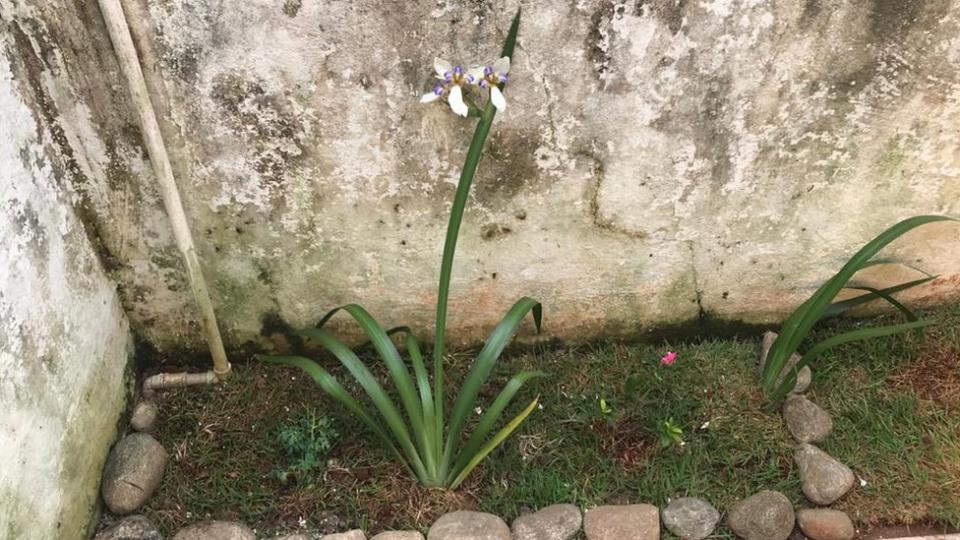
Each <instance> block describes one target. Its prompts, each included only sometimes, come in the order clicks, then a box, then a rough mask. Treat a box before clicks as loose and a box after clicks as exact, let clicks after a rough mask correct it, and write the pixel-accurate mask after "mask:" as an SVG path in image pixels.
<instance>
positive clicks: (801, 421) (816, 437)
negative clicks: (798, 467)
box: [783, 394, 833, 443]
mask: <svg viewBox="0 0 960 540" xmlns="http://www.w3.org/2000/svg"><path fill="white" fill-rule="evenodd" d="M783 420H784V421H785V422H786V423H787V429H788V430H789V431H790V434H791V435H793V438H794V439H796V440H797V442H798V443H816V442H821V441H823V440H824V439H826V438H827V435H829V434H830V432H831V431H832V430H833V419H832V418H830V415H829V414H827V411H825V410H823V409H821V408H820V406H819V405H817V404H816V403H814V402H812V401H810V400H809V399H807V398H806V397H804V396H801V395H797V394H793V395H791V396H789V397H787V399H786V400H784V402H783Z"/></svg>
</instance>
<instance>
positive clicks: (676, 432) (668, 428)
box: [660, 418, 684, 448]
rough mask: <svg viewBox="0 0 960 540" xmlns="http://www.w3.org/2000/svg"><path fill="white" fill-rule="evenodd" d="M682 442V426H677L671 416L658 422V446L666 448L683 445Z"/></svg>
mask: <svg viewBox="0 0 960 540" xmlns="http://www.w3.org/2000/svg"><path fill="white" fill-rule="evenodd" d="M683 444H684V442H683V428H681V427H680V426H678V425H677V424H676V423H675V422H674V421H673V418H671V419H669V420H666V421H664V422H663V423H662V424H660V446H662V447H664V448H667V447H668V446H673V445H677V446H683Z"/></svg>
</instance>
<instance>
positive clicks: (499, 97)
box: [490, 84, 507, 111]
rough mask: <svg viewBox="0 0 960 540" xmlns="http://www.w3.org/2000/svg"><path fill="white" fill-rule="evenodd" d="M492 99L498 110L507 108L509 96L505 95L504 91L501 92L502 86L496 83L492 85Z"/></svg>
mask: <svg viewBox="0 0 960 540" xmlns="http://www.w3.org/2000/svg"><path fill="white" fill-rule="evenodd" d="M490 101H491V102H493V106H494V107H496V108H497V110H498V111H503V110H504V109H506V108H507V98H505V97H503V92H501V91H500V88H499V87H497V85H495V84H494V85H491V86H490Z"/></svg>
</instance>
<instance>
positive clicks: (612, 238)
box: [18, 0, 960, 349]
mask: <svg viewBox="0 0 960 540" xmlns="http://www.w3.org/2000/svg"><path fill="white" fill-rule="evenodd" d="M18 3H19V4H21V5H22V6H31V7H30V10H31V13H29V14H27V13H26V12H22V13H21V14H20V18H21V24H20V27H21V28H22V29H23V32H24V33H25V34H26V35H29V36H33V37H34V39H35V40H38V41H42V42H43V43H45V45H44V47H46V48H47V49H49V50H50V51H53V52H52V53H51V54H49V55H43V54H41V55H40V56H41V58H40V60H41V61H43V62H53V64H56V62H57V61H58V60H56V58H54V59H53V60H49V59H48V58H47V56H53V57H58V56H59V57H62V58H61V60H62V63H63V70H62V72H59V73H56V74H55V75H54V78H55V81H54V82H53V83H51V85H52V86H53V87H64V88H70V89H72V90H71V92H72V93H70V94H63V95H57V93H56V92H51V95H52V98H51V99H53V100H54V101H56V102H57V103H58V104H60V107H61V109H64V108H65V106H66V105H65V104H66V103H73V102H74V101H71V100H76V101H78V102H79V103H80V105H76V106H77V107H81V106H82V107H85V108H84V109H83V111H84V113H83V114H85V115H86V116H87V117H89V118H90V119H91V120H90V123H89V125H90V126H92V128H91V130H92V131H91V132H83V131H82V129H80V128H77V127H75V126H73V125H72V124H76V125H80V126H82V125H85V124H83V123H76V122H64V127H63V130H64V133H65V137H66V138H67V140H68V143H69V144H68V146H70V147H72V148H76V149H77V150H76V155H77V156H78V157H77V171H78V172H77V173H76V174H75V175H74V176H72V177H71V181H72V182H73V183H74V185H75V186H76V187H75V189H76V190H77V192H78V194H79V195H80V196H81V198H82V199H83V201H84V204H85V207H86V208H88V209H89V213H88V214H87V216H86V218H85V222H86V223H87V225H88V228H89V229H90V230H94V231H95V232H96V234H95V236H96V237H97V238H98V239H99V241H100V242H101V243H102V245H101V257H102V258H103V259H104V260H105V261H107V263H108V265H109V267H110V271H111V275H112V276H113V277H114V278H115V279H116V280H117V281H118V283H119V284H120V286H121V295H122V298H123V301H124V304H125V307H126V309H127V312H128V313H129V314H130V317H131V319H132V321H133V323H134V325H135V327H136V329H137V331H139V332H140V333H142V335H143V336H145V337H146V338H147V339H149V341H151V342H152V343H154V344H155V345H157V346H159V347H161V348H164V347H167V348H172V347H180V346H185V347H195V348H198V349H199V348H200V345H199V343H198V342H197V341H196V340H197V337H198V336H199V332H198V331H197V325H196V317H195V315H194V312H193V309H192V307H191V300H190V296H189V289H188V287H186V285H185V283H184V276H183V273H182V270H181V265H180V262H179V260H178V258H177V256H176V252H175V251H174V250H173V248H172V239H171V238H170V234H169V231H168V228H167V225H166V223H165V221H164V218H163V214H162V212H161V211H160V206H159V201H158V199H157V195H156V192H155V190H154V188H153V187H152V185H153V184H152V178H151V175H150V172H149V169H148V167H147V163H146V161H145V159H144V156H143V154H142V150H141V149H140V146H139V143H138V142H137V137H136V135H137V134H136V129H135V128H134V127H132V124H131V120H130V119H131V118H132V116H131V115H130V114H129V108H128V105H127V101H126V98H125V96H123V95H122V88H120V87H119V83H118V81H119V80H120V78H119V77H118V76H117V74H116V67H115V65H114V62H113V60H112V58H111V57H110V54H109V43H108V42H106V41H105V37H104V35H103V33H102V31H101V26H102V23H100V22H99V21H97V20H96V17H95V16H94V15H90V14H89V13H85V12H83V11H84V10H85V9H86V10H87V11H89V8H82V7H77V6H78V5H82V4H83V3H80V4H75V3H68V2H66V1H55V2H40V1H39V0H23V1H21V2H18ZM92 3H93V2H90V3H88V4H92ZM124 4H125V6H126V9H127V10H128V13H129V17H130V19H131V21H132V23H133V26H134V32H135V34H136V37H137V39H138V45H139V48H140V51H141V53H142V55H143V58H144V64H145V67H146V68H147V70H146V71H147V74H148V77H149V79H150V82H151V84H152V87H153V91H154V94H155V96H156V98H157V103H158V107H159V110H160V111H161V113H162V114H163V115H164V116H165V117H166V118H167V119H168V121H167V122H166V125H165V129H166V135H167V137H168V141H169V143H170V146H171V150H172V154H173V159H174V161H175V164H174V165H175V168H176V169H177V172H178V174H179V175H180V178H181V181H182V186H183V187H182V190H183V193H184V199H185V201H186V203H187V205H188V213H189V215H190V216H191V219H192V223H193V228H194V230H195V233H196V236H197V244H198V247H199V249H200V250H201V257H202V258H203V260H204V261H205V263H206V266H207V274H208V279H209V281H210V282H211V285H212V287H213V289H214V292H215V297H216V299H215V301H216V302H217V304H218V311H219V313H220V315H221V317H222V320H223V326H224V331H225V334H226V337H227V341H228V344H229V345H233V346H237V345H241V344H243V343H246V342H249V341H256V340H259V339H261V334H262V333H263V332H264V331H265V329H267V330H268V329H269V328H271V327H273V326H277V325H283V324H289V325H291V326H294V327H297V326H302V325H306V324H310V323H312V322H314V321H315V320H316V319H317V318H318V317H319V316H320V315H321V314H322V313H324V312H325V311H326V310H327V309H328V308H330V307H332V306H336V305H338V304H341V303H344V302H347V301H359V302H361V303H363V304H364V305H366V306H367V307H368V308H369V309H370V310H371V311H372V312H373V313H374V314H375V315H377V316H379V317H380V318H381V319H382V320H383V322H384V323H385V324H391V325H392V324H399V323H406V324H411V325H413V326H415V327H417V328H420V329H423V330H424V331H425V333H429V331H428V329H429V327H430V326H431V322H432V308H433V302H434V298H435V286H436V285H435V281H436V277H437V271H438V263H439V259H440V250H441V243H442V236H443V231H444V228H445V225H446V219H447V211H448V205H449V202H450V199H451V197H452V193H453V190H454V187H455V181H456V175H457V172H458V168H459V166H460V164H461V163H462V159H463V155H464V152H465V149H466V144H467V142H468V139H469V136H470V132H471V128H472V122H470V121H466V120H463V119H460V118H457V117H454V116H453V115H451V114H449V112H447V111H445V110H444V109H443V108H442V107H440V106H423V105H421V104H419V103H418V100H417V98H418V97H419V95H420V94H421V93H422V92H423V91H425V89H427V88H429V78H430V75H431V74H430V71H431V62H432V58H433V56H434V55H439V56H442V57H447V58H450V59H454V60H461V61H463V62H465V63H468V64H474V63H477V62H480V61H483V60H489V59H491V58H493V56H494V55H495V54H496V52H497V51H498V50H499V47H500V44H501V42H502V39H503V37H504V34H505V31H506V28H507V26H508V24H509V20H510V17H511V16H512V14H513V11H514V10H515V8H516V6H517V4H518V2H517V1H516V0H511V1H504V2H493V1H485V0H470V1H467V0H462V1H457V0H445V1H439V2H437V1H433V0H431V1H408V0H404V1H383V0H353V1H346V0H327V1H316V0H284V1H281V0H250V1H244V2H223V1H215V0H191V1H185V0H179V1H178V0H124ZM523 6H524V9H525V17H524V21H523V25H522V28H521V39H520V45H519V48H518V52H517V55H516V58H515V62H514V66H515V67H514V71H513V72H512V73H511V76H512V79H511V84H510V87H509V88H508V92H507V93H508V99H509V101H510V105H509V109H508V111H507V113H506V114H503V115H500V116H499V117H498V119H497V121H496V124H495V127H494V131H493V134H492V137H491V140H490V142H489V151H488V154H487V155H486V157H485V158H484V160H483V161H482V163H481V165H480V174H479V177H478V179H477V182H476V185H475V188H474V191H473V195H472V198H471V201H470V206H469V207H468V213H467V216H466V220H465V223H464V228H463V234H462V237H461V244H460V250H459V257H458V262H457V265H456V268H455V280H454V293H453V297H452V306H451V313H452V321H451V322H452V325H453V331H452V334H451V336H452V338H453V340H454V341H471V340H476V339H479V338H482V337H483V335H484V334H485V333H486V332H487V331H488V330H489V328H490V327H491V326H492V325H493V324H494V323H495V321H496V320H497V319H498V318H499V317H500V315H501V314H502V312H503V311H504V310H505V309H506V308H507V307H508V306H509V304H510V303H511V302H512V301H513V300H514V299H515V298H517V297H519V296H520V295H524V294H527V295H531V296H534V297H537V298H539V299H541V300H542V301H543V302H544V304H545V309H546V328H547V331H548V332H549V333H551V334H553V335H557V336H562V337H564V338H568V339H576V338H584V337H592V336H597V335H599V334H601V333H604V334H606V335H638V334H640V333H642V332H644V331H645V330H647V329H649V328H652V327H655V326H659V325H664V324H674V323H683V322H688V321H696V320H698V319H700V318H701V317H704V316H707V317H714V318H718V319H740V320H746V321H751V322H758V321H771V320H774V319H777V318H779V317H781V316H782V315H783V314H784V313H785V312H786V310H788V309H790V308H791V307H792V306H793V305H795V304H796V303H797V302H798V301H799V300H800V299H801V298H802V297H803V296H804V295H805V294H807V293H808V292H809V291H810V288H811V287H812V286H814V285H816V284H818V283H820V282H821V281H822V280H823V279H824V278H825V277H826V276H828V275H829V274H830V273H832V271H834V270H835V269H836V268H837V267H838V265H839V264H840V263H841V262H842V261H843V260H844V259H845V258H846V256H848V255H849V254H850V253H851V251H852V250H853V249H855V248H856V247H857V246H859V245H860V244H861V243H862V242H864V241H865V240H867V239H868V238H870V237H872V236H873V235H875V234H876V233H878V232H879V231H880V230H882V229H883V228H885V227H886V226H888V225H889V224H892V223H893V222H895V221H897V220H898V219H900V218H902V217H905V216H907V215H911V214H915V213H933V212H939V213H952V214H960V197H958V196H960V182H958V176H960V143H958V142H957V141H958V137H957V135H958V126H960V75H958V73H960V70H958V68H960V38H958V37H957V36H958V35H960V32H958V30H960V5H958V4H956V3H954V2H951V1H949V0H927V1H921V0H904V1H901V0H897V1H893V0H784V1H777V2H773V1H771V0H637V1H631V2H613V1H610V0H570V1H556V0H542V1H524V2H523ZM22 9H23V10H25V9H26V8H22ZM74 12H78V13H74ZM68 16H73V17H76V18H77V20H80V21H83V24H82V25H81V24H78V23H71V22H69V20H70V19H68V18H67V17H68ZM33 20H40V21H43V24H45V25H48V26H50V27H53V28H56V29H57V30H58V31H57V32H50V33H49V34H48V35H46V36H42V37H41V38H37V37H36V36H38V34H37V33H36V32H35V30H34V27H35V26H36V24H31V23H29V21H33ZM80 44H82V46H81V45H80ZM41 50H43V47H41ZM56 81H61V83H57V82H56ZM62 81H66V83H62ZM58 84H59V86H58ZM61 101H62V103H61ZM64 114H65V113H63V112H61V115H64ZM80 156H82V157H80ZM957 238H958V235H957V229H956V228H951V227H950V226H931V227H929V228H927V229H926V230H921V231H919V232H918V233H916V234H915V235H913V236H911V237H910V238H908V239H906V241H905V242H903V243H901V244H900V248H899V250H898V251H896V250H895V251H896V252H895V253H894V255H897V256H900V257H902V258H904V259H905V260H909V261H911V262H916V263H918V264H919V265H920V266H922V267H923V268H925V269H927V270H929V271H931V272H937V273H940V274H942V275H943V277H942V278H941V279H940V280H938V281H937V282H936V283H934V284H933V285H931V286H930V287H928V288H927V289H925V290H924V291H921V292H919V293H918V295H919V296H920V297H922V298H921V299H924V300H926V301H929V302H944V301H953V300H956V299H957V297H958V296H960V289H958V285H957V284H958V276H960V241H958V240H957ZM886 277H891V276H876V278H877V279H881V278H886Z"/></svg>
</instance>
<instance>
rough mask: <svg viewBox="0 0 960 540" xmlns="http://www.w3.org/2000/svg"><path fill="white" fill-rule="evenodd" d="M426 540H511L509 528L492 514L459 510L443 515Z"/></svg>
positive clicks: (428, 532)
mask: <svg viewBox="0 0 960 540" xmlns="http://www.w3.org/2000/svg"><path fill="white" fill-rule="evenodd" d="M427 540H511V537H510V527H507V524H506V523H504V522H503V520H502V519H500V518H498V517H497V516H495V515H493V514H485V513H483V512H468V511H465V510H460V511H457V512H450V513H449V514H444V515H443V516H441V517H440V519H438V520H437V521H436V523H434V524H433V526H432V527H430V530H429V531H427Z"/></svg>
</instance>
